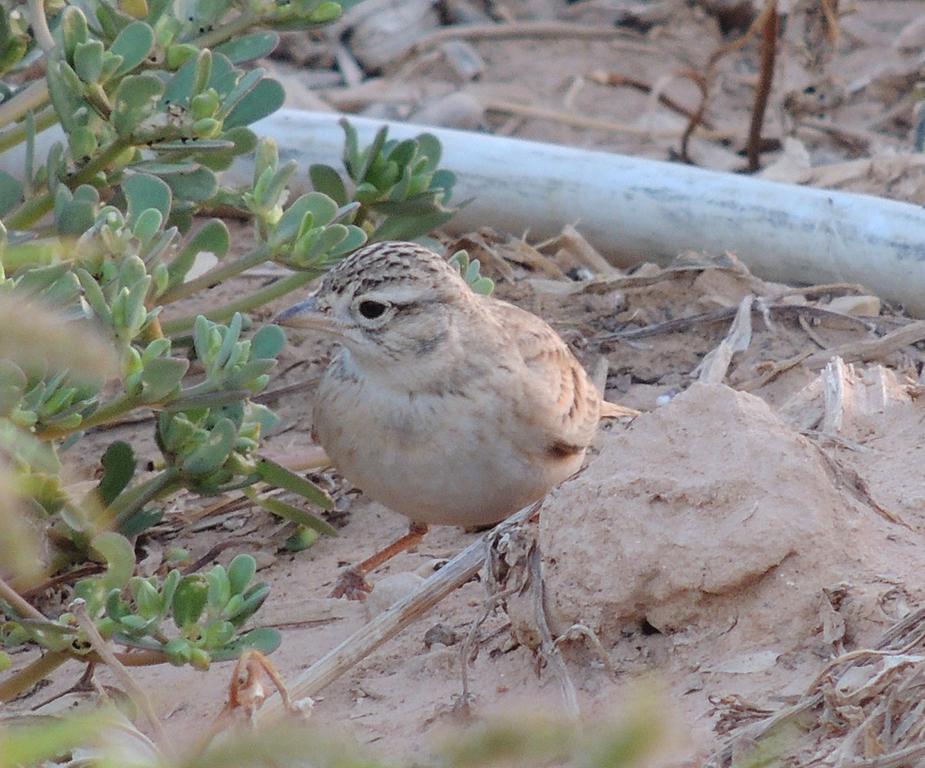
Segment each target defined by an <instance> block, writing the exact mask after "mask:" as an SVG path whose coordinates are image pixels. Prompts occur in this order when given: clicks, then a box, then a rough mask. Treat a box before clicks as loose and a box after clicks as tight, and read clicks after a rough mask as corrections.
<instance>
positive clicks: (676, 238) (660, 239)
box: [232, 109, 925, 316]
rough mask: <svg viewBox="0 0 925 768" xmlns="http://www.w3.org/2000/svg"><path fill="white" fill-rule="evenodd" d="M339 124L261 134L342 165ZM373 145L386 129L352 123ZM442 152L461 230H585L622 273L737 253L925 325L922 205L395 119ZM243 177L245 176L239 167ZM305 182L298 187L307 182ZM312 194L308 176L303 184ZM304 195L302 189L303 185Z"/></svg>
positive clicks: (333, 120) (319, 122)
mask: <svg viewBox="0 0 925 768" xmlns="http://www.w3.org/2000/svg"><path fill="white" fill-rule="evenodd" d="M339 117H340V115H337V114H335V113H325V112H300V111H297V110H287V109H284V110H280V111H279V112H277V113H275V114H273V115H271V116H270V117H268V118H266V119H264V120H261V121H260V122H259V123H257V124H255V125H254V126H253V128H254V130H255V131H256V132H257V134H258V135H259V136H267V137H272V138H273V139H275V141H276V142H277V144H278V146H279V149H280V155H281V157H285V158H286V159H290V158H291V159H294V160H296V161H298V163H299V166H300V168H302V169H307V168H308V166H309V165H310V164H312V163H327V164H329V165H333V166H335V167H338V168H340V167H341V164H340V157H341V153H342V147H343V140H344V134H343V130H342V129H341V128H340V126H339V125H338V124H337V121H338V119H339ZM350 121H351V123H352V124H353V125H354V126H355V127H356V128H357V131H358V132H359V135H360V140H361V141H362V142H368V141H370V140H371V139H372V136H373V134H374V133H375V131H376V130H377V129H378V128H379V127H380V126H381V125H383V122H384V121H381V120H369V119H365V118H360V117H354V116H351V117H350ZM388 125H389V136H390V137H394V138H399V139H403V138H408V137H411V136H415V135H417V134H418V133H421V132H422V131H428V132H430V133H433V134H434V135H435V136H437V137H438V138H439V139H440V141H441V143H442V144H443V150H444V155H443V161H442V165H443V166H444V167H446V168H448V169H450V170H452V171H455V172H456V174H457V176H458V179H459V180H458V183H457V187H456V191H455V194H454V197H455V199H457V200H464V199H467V198H473V199H472V202H471V203H469V205H468V206H466V207H465V208H463V209H462V210H461V211H460V212H459V213H458V214H457V215H456V217H454V219H453V220H452V221H451V222H450V228H451V229H452V230H454V231H457V232H465V231H471V230H473V229H476V228H478V227H482V226H491V227H497V228H498V229H502V230H506V231H508V232H514V233H522V232H525V231H528V230H529V232H530V234H531V236H532V237H534V238H545V237H550V236H554V235H556V234H557V233H558V232H559V231H560V230H561V228H562V226H563V225H564V224H575V223H577V225H578V227H579V230H580V231H581V233H582V235H584V237H586V238H587V239H588V241H589V242H590V243H591V244H592V245H594V247H595V248H597V249H598V250H599V251H600V252H601V253H602V254H604V255H605V256H607V258H608V259H610V260H611V261H612V262H613V263H614V264H617V265H619V266H631V265H635V264H639V263H641V262H643V261H657V262H661V263H665V262H667V261H669V260H670V259H673V258H674V257H675V256H676V255H677V254H678V253H680V252H682V251H686V250H695V251H706V252H709V253H722V252H724V251H732V252H733V253H735V254H736V255H737V256H738V257H739V258H740V259H741V260H742V261H743V262H744V263H745V264H747V265H748V267H749V269H751V270H752V271H753V272H754V273H755V274H757V275H759V276H760V277H763V278H766V279H769V280H779V281H783V282H790V283H814V282H839V281H845V282H857V283H861V284H863V285H865V286H867V287H868V288H869V289H870V290H871V291H873V292H874V293H876V294H878V295H879V296H881V297H883V298H885V299H887V300H889V301H892V302H897V303H901V304H904V305H905V306H906V307H907V309H908V310H909V311H910V312H912V313H914V314H917V315H919V316H925V211H923V210H922V209H921V208H919V207H918V206H915V205H911V204H909V203H900V202H896V201H892V200H885V199H882V198H879V197H873V196H869V195H856V194H851V193H846V192H834V191H829V190H823V189H814V188H811V187H801V186H796V185H791V184H780V183H777V182H770V181H764V180H762V179H755V178H751V177H748V176H738V175H735V174H728V173H717V172H714V171H706V170H702V169H700V168H693V167H691V166H686V165H680V164H673V163H664V162H659V161H656V160H642V159H638V158H634V157H627V156H624V155H616V154H611V153H607V152H592V151H588V150H583V149H573V148H570V147H563V146H557V145H553V144H541V143H538V142H532V141H522V140H520V139H509V138H502V137H497V136H490V135H487V134H480V133H467V132H463V131H455V130H447V129H443V128H430V127H424V126H418V125H409V124H406V123H388ZM232 173H240V174H246V175H247V177H248V178H249V174H250V173H251V170H250V166H248V164H247V163H246V162H243V163H239V164H238V165H236V166H235V168H234V169H233V170H232ZM298 183H299V181H296V182H295V184H296V186H297V185H298ZM301 183H302V184H304V185H306V188H307V184H308V181H307V173H306V174H303V175H302V177H301ZM298 191H301V190H298Z"/></svg>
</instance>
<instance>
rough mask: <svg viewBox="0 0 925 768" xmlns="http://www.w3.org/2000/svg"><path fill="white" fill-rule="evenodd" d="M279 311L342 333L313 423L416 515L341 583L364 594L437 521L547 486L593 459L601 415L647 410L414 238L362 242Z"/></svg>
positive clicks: (381, 490)
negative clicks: (370, 580)
mask: <svg viewBox="0 0 925 768" xmlns="http://www.w3.org/2000/svg"><path fill="white" fill-rule="evenodd" d="M276 320H277V322H279V323H281V324H282V325H287V326H292V327H297V328H306V329H311V330H313V331H316V332H320V333H323V334H326V335H329V336H331V337H333V338H334V339H335V340H336V341H337V342H339V344H340V350H339V352H338V353H337V354H336V356H335V357H334V358H333V360H332V361H331V363H330V365H329V367H328V368H327V370H326V372H325V374H324V376H323V378H322V380H321V383H320V385H319V388H318V392H317V395H316V398H315V403H314V411H313V414H312V420H313V426H312V436H313V438H314V439H315V441H316V442H318V443H320V445H321V446H322V447H323V448H324V449H325V451H326V452H327V454H328V456H329V457H330V459H331V461H332V462H333V464H334V466H335V467H336V468H337V469H338V470H339V471H340V472H341V473H343V475H344V476H345V477H346V478H347V479H348V480H350V481H351V482H352V483H353V484H355V485H356V486H357V487H359V488H360V489H361V490H362V491H363V492H364V493H365V494H366V495H367V496H369V497H370V498H372V499H375V500H376V501H379V502H381V503H382V504H384V505H385V506H387V507H389V508H390V509H392V510H394V511H395V512H398V513H400V514H402V515H404V516H405V517H407V518H409V519H410V521H411V528H410V530H409V533H408V534H407V535H406V536H403V537H402V538H401V539H399V540H398V541H397V542H395V543H394V544H393V545H391V546H389V547H386V548H385V549H383V550H382V551H381V552H378V553H376V554H375V555H373V556H372V557H370V558H368V559H367V560H365V561H364V562H363V563H360V564H359V565H357V566H354V567H353V568H351V569H348V570H347V571H346V572H345V573H344V574H343V576H342V577H341V579H340V581H339V582H338V585H337V587H336V588H335V590H334V593H333V596H338V597H339V596H343V595H346V596H348V597H353V598H358V597H362V596H363V593H364V592H365V591H368V590H369V585H368V584H367V583H366V581H365V575H366V574H368V573H369V572H370V571H371V570H372V569H374V568H376V567H378V566H379V565H380V564H381V563H383V562H384V561H385V560H387V559H388V558H390V557H392V556H393V555H394V554H396V553H397V552H399V551H401V550H403V549H405V548H407V547H409V546H412V545H413V544H415V543H417V542H418V541H420V539H421V538H422V537H423V535H424V534H425V533H426V531H427V527H428V526H429V525H456V526H484V525H488V524H492V523H496V522H499V521H501V520H503V519H504V518H506V517H508V516H509V515H511V514H513V513H514V512H516V511H517V510H519V509H521V508H522V507H524V506H526V505H528V504H530V503H532V502H534V501H536V500H537V499H539V498H541V497H542V496H543V495H544V494H545V493H546V492H547V491H549V490H550V489H551V488H552V487H553V486H555V485H557V484H558V483H561V482H562V481H563V480H565V479H566V478H568V477H569V476H571V475H572V474H574V473H575V472H576V471H577V470H578V469H579V468H580V467H581V465H582V462H583V460H584V456H585V452H586V450H587V448H588V446H589V445H590V444H591V441H592V439H593V438H594V435H595V431H596V430H597V426H598V421H599V420H600V419H601V418H602V417H604V416H628V415H635V413H636V412H635V411H632V410H630V409H627V408H623V407H621V406H617V405H614V404H612V403H607V402H605V401H604V400H602V398H601V395H600V393H599V392H598V390H597V388H596V387H595V386H594V384H593V383H592V382H591V380H590V379H589V377H588V375H587V373H586V372H585V370H584V368H583V367H582V366H581V364H580V363H579V362H578V360H577V359H576V358H575V356H574V355H573V354H572V352H571V351H570V350H569V348H568V346H567V345H566V344H565V342H564V341H563V340H562V339H561V338H560V337H559V336H558V335H557V334H556V332H555V331H553V329H552V328H550V327H549V325H547V324H546V323H545V322H544V321H543V320H541V319H540V318H539V317H537V316H535V315H533V314H531V313H529V312H527V311H525V310H522V309H520V308H518V307H516V306H514V305H512V304H508V303H506V302H504V301H500V300H498V299H496V298H492V297H490V296H484V295H481V294H476V293H474V292H473V291H472V290H470V288H469V286H468V284H467V283H466V282H465V280H464V279H463V278H462V277H461V276H460V275H459V273H458V272H457V270H456V269H455V268H454V267H453V266H451V265H450V264H448V263H447V261H446V260H445V259H443V258H442V257H441V256H439V255H438V254H436V253H434V252H433V251H431V250H429V249H427V248H425V247H423V246H421V245H417V244H414V243H406V242H383V243H375V244H373V245H369V246H366V247H364V248H362V249H360V250H358V251H356V252H355V253H353V254H352V255H351V256H349V257H348V258H346V259H344V261H342V262H341V263H340V264H338V265H337V266H336V267H334V268H333V269H332V270H330V271H329V272H328V273H327V275H326V276H325V278H324V280H323V282H322V284H321V286H320V288H319V289H318V290H317V291H316V292H315V293H314V295H312V296H311V297H309V298H308V299H307V300H305V301H302V302H301V303H299V304H296V305H295V306H292V307H290V308H289V309H287V310H285V311H283V312H282V313H281V314H280V315H279V316H278V317H277V319H276Z"/></svg>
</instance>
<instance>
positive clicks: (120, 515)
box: [109, 467, 182, 530]
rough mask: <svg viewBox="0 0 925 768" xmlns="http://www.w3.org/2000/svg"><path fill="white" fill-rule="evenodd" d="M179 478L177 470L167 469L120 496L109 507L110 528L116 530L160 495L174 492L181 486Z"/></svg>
mask: <svg viewBox="0 0 925 768" xmlns="http://www.w3.org/2000/svg"><path fill="white" fill-rule="evenodd" d="M179 477H180V470H179V469H177V468H176V467H167V468H166V469H164V470H162V471H161V472H159V473H158V474H156V475H155V476H154V477H152V478H150V479H149V480H145V481H144V482H143V483H140V484H139V485H136V486H135V487H134V488H132V489H130V490H128V491H126V492H125V493H122V494H120V495H119V497H118V498H117V499H116V500H115V501H114V502H113V503H112V504H111V505H110V506H109V513H110V515H112V527H113V528H114V529H116V530H118V529H119V526H121V525H122V523H124V522H125V521H126V520H128V519H129V518H130V517H131V516H132V515H134V514H135V513H136V512H138V511H139V510H141V509H142V508H143V507H144V506H145V504H147V503H148V502H150V501H154V499H156V498H157V497H158V496H160V495H162V494H165V493H169V492H171V491H175V490H176V489H177V488H179V487H180V486H181V485H182V483H181V482H180V480H179Z"/></svg>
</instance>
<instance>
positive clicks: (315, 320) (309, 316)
mask: <svg viewBox="0 0 925 768" xmlns="http://www.w3.org/2000/svg"><path fill="white" fill-rule="evenodd" d="M273 322H274V323H276V324H277V325H285V326H287V327H288V328H310V329H311V330H314V331H322V332H327V333H333V334H339V333H340V323H339V322H337V320H335V319H333V318H332V317H329V316H328V315H326V314H325V313H323V312H321V311H319V310H318V302H317V300H316V299H315V297H314V296H309V297H308V298H307V299H306V300H305V301H300V302H299V303H298V304H293V305H292V306H291V307H289V308H288V309H284V310H283V311H282V312H280V313H279V314H278V315H277V316H276V317H275V318H273Z"/></svg>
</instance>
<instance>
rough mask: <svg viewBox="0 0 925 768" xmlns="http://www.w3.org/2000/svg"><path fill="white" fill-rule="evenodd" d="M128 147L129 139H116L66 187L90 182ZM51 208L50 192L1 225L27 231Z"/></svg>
mask: <svg viewBox="0 0 925 768" xmlns="http://www.w3.org/2000/svg"><path fill="white" fill-rule="evenodd" d="M130 146H132V143H131V141H130V140H129V139H124V138H122V139H116V140H115V141H114V142H113V143H112V144H110V145H109V146H108V147H106V149H104V150H103V151H102V152H101V153H100V154H98V155H97V156H96V157H94V158H93V159H92V160H91V161H90V162H89V163H87V164H86V165H85V166H84V167H83V168H81V169H80V170H79V171H77V173H75V174H74V175H73V176H71V177H70V178H69V179H67V185H68V186H69V187H71V188H74V187H77V186H80V185H81V184H85V183H86V182H88V181H90V180H92V179H93V177H94V176H96V174H97V173H99V172H100V171H102V170H103V169H104V168H105V167H106V166H107V165H109V164H110V163H112V162H113V161H114V160H115V159H116V158H117V157H118V156H119V155H121V154H122V153H123V152H124V151H125V150H126V149H128V148H129V147H130ZM53 207H54V198H53V197H52V194H51V192H46V193H45V194H44V195H41V196H40V197H35V198H32V199H31V200H26V202H24V203H23V204H22V205H21V206H19V208H17V209H16V210H15V211H13V213H11V214H10V215H9V216H8V217H7V219H6V221H5V222H3V223H4V225H5V226H6V228H7V229H18V230H23V229H29V228H30V227H31V226H33V225H34V224H35V222H37V221H38V220H39V219H41V218H42V217H43V216H44V215H45V214H46V213H48V212H49V211H50V210H51V209H52V208H53Z"/></svg>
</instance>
